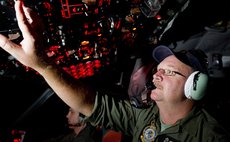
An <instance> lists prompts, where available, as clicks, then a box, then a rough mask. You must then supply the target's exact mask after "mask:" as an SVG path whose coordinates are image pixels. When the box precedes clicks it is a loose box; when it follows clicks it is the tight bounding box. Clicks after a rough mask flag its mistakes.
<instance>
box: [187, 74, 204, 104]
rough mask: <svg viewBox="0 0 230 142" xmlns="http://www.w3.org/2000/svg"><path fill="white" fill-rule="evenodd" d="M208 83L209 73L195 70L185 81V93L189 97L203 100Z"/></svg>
mask: <svg viewBox="0 0 230 142" xmlns="http://www.w3.org/2000/svg"><path fill="white" fill-rule="evenodd" d="M207 85H208V75H207V74H204V73H201V72H199V71H195V72H193V73H192V74H191V75H190V76H189V77H188V79H187V81H186V82H185V86H184V93H185V96H186V97H187V98H188V99H192V100H201V99H202V98H203V97H204V95H205V91H206V88H207Z"/></svg>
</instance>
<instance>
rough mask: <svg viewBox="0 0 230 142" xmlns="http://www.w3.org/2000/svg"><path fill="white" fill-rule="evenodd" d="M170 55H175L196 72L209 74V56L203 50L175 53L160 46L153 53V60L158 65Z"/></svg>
mask: <svg viewBox="0 0 230 142" xmlns="http://www.w3.org/2000/svg"><path fill="white" fill-rule="evenodd" d="M170 55H175V56H176V57H177V59H179V60H180V61H181V62H183V63H185V64H186V65H188V66H190V67H192V68H193V70H194V71H200V72H203V73H207V66H208V62H207V56H206V55H205V53H204V52H203V51H202V50H181V51H178V52H174V51H173V50H171V49H170V48H169V47H167V46H164V45H159V46H157V47H156V48H154V50H153V52H152V56H153V58H154V59H155V60H156V61H157V62H158V63H160V62H161V61H163V60H164V59H165V58H166V57H168V56H170Z"/></svg>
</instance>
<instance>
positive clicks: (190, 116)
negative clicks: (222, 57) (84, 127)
mask: <svg viewBox="0 0 230 142" xmlns="http://www.w3.org/2000/svg"><path fill="white" fill-rule="evenodd" d="M15 10H16V17H17V20H18V25H19V27H20V29H21V31H22V35H23V40H22V41H21V43H20V44H18V45H17V44H15V43H13V42H11V41H10V40H8V39H7V38H6V37H4V36H2V35H0V46H1V47H2V48H3V49H4V50H6V51H7V52H8V53H10V54H11V55H12V56H14V57H15V58H16V59H18V60H19V61H20V62H21V63H22V64H24V65H25V66H28V67H31V68H33V69H34V70H36V71H37V72H39V73H40V74H41V75H42V76H43V77H44V79H45V80H46V81H47V83H48V84H49V85H50V86H51V87H52V89H53V90H54V91H55V92H56V94H57V95H58V96H59V97H60V98H61V99H62V100H63V101H64V102H65V103H66V104H67V105H69V106H70V107H71V108H73V110H74V111H78V112H80V113H82V114H84V115H85V116H86V118H85V121H89V122H91V123H92V124H93V125H99V126H104V127H106V128H113V129H114V130H117V131H121V132H123V133H124V134H127V135H130V136H132V137H133V139H132V141H133V142H139V141H145V142H152V141H182V142H185V141H186V142H188V141H191V142H203V141H218V142H220V141H223V142H227V141H229V140H230V136H229V133H228V132H226V131H225V130H224V129H223V128H222V127H221V126H220V125H219V124H218V123H217V121H216V120H215V119H214V118H212V117H211V116H210V115H209V114H208V113H207V112H206V111H204V110H203V109H200V108H199V107H198V106H196V101H195V100H194V99H200V96H199V95H201V94H202V93H204V90H205V89H204V88H205V85H201V84H202V82H200V81H199V80H200V78H199V75H200V73H202V74H201V75H202V76H203V71H204V70H205V69H204V67H203V66H202V65H203V63H200V60H199V58H197V56H196V55H195V54H194V55H193V54H192V53H191V52H181V53H180V54H179V53H178V54H174V53H173V52H172V51H170V50H169V49H168V48H167V47H165V46H162V47H158V48H156V49H155V50H154V51H153V57H154V58H155V59H156V60H157V61H158V62H160V63H159V65H158V66H157V70H156V72H155V74H153V83H154V85H155V86H156V88H155V89H154V90H152V92H151V96H150V97H151V99H152V100H153V101H154V103H153V105H151V106H150V107H148V108H145V109H139V108H135V107H133V106H132V105H131V104H130V102H129V101H126V100H117V99H115V98H112V96H109V95H107V94H101V92H97V91H95V90H93V89H92V88H91V87H89V86H87V84H84V83H83V82H80V80H76V79H74V78H73V77H72V76H70V75H68V74H67V73H66V72H64V71H63V70H62V69H60V68H59V67H58V66H57V65H56V64H54V63H53V62H52V61H50V60H49V58H47V57H46V54H45V53H44V51H43V50H42V49H43V48H44V47H43V44H42V38H41V37H40V36H41V35H39V33H37V32H36V31H37V30H38V29H39V27H37V26H36V20H37V19H38V18H39V17H38V16H37V15H36V14H34V13H32V11H30V10H29V9H27V8H25V7H23V2H22V1H16V2H15ZM195 71H198V73H197V72H195ZM193 73H196V74H195V75H194V74H193ZM190 75H192V76H190ZM204 76H205V75H204ZM190 78H192V79H193V78H194V79H193V80H194V81H193V80H192V81H188V83H187V79H188V80H190ZM202 78H203V79H204V82H205V80H206V77H202ZM202 78H201V79H202ZM197 80H198V81H197ZM185 84H187V85H185ZM191 84H192V86H191ZM202 86H203V87H204V88H203V87H202ZM184 88H186V89H185V91H184ZM197 89H198V91H196V90H197ZM193 94H194V95H193ZM185 95H186V96H188V97H186V96H185Z"/></svg>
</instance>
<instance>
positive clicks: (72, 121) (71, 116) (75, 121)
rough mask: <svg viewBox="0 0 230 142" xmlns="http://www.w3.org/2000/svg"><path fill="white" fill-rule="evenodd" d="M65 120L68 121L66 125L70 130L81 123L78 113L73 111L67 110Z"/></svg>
mask: <svg viewBox="0 0 230 142" xmlns="http://www.w3.org/2000/svg"><path fill="white" fill-rule="evenodd" d="M66 118H67V119H68V125H69V127H70V128H71V126H73V127H74V126H77V125H79V124H80V123H81V120H80V116H79V112H76V111H74V110H73V109H71V108H70V109H69V112H68V114H67V115H66Z"/></svg>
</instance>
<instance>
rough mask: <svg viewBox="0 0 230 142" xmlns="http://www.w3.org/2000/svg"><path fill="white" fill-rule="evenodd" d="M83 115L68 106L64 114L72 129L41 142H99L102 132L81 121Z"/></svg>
mask: <svg viewBox="0 0 230 142" xmlns="http://www.w3.org/2000/svg"><path fill="white" fill-rule="evenodd" d="M83 117H84V116H83V115H81V114H80V113H79V112H77V111H74V110H73V109H72V108H69V111H68V113H67V115H66V118H67V120H68V124H67V125H68V127H69V129H72V130H73V131H72V132H70V133H68V134H63V135H60V136H57V137H54V138H50V139H47V140H44V141H43V142H100V141H101V140H102V132H100V131H99V129H97V128H96V127H93V126H92V125H91V124H90V123H86V122H83Z"/></svg>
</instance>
